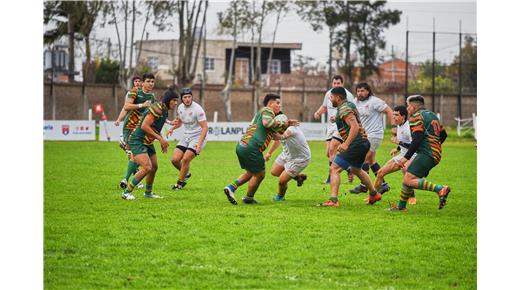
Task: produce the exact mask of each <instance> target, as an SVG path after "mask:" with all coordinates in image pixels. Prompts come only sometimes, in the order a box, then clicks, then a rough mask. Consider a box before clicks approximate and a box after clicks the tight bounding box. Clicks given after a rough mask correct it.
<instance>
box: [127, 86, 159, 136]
mask: <svg viewBox="0 0 520 290" xmlns="http://www.w3.org/2000/svg"><path fill="white" fill-rule="evenodd" d="M127 98H131V99H134V104H136V105H139V104H143V103H145V102H146V101H151V102H155V95H154V93H153V92H150V93H145V92H144V91H143V90H142V89H139V90H131V91H130V92H128V94H127ZM145 110H146V108H144V107H143V108H140V109H135V110H131V111H128V112H126V115H125V120H124V124H125V128H126V129H130V130H134V129H135V128H137V125H139V122H140V121H141V118H142V117H143V113H144V111H145Z"/></svg>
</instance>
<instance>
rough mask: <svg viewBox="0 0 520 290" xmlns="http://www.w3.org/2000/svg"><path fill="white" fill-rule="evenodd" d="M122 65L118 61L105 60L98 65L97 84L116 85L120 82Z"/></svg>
mask: <svg viewBox="0 0 520 290" xmlns="http://www.w3.org/2000/svg"><path fill="white" fill-rule="evenodd" d="M119 69H120V65H119V62H118V61H117V60H111V59H109V58H103V59H101V61H100V62H99V64H98V65H96V83H101V84H116V83H117V82H118V79H117V78H118V75H119Z"/></svg>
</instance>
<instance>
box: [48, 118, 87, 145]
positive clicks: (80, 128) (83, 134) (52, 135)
mask: <svg viewBox="0 0 520 290" xmlns="http://www.w3.org/2000/svg"><path fill="white" fill-rule="evenodd" d="M43 140H65V141H77V140H96V121H66V120H62V121H43Z"/></svg>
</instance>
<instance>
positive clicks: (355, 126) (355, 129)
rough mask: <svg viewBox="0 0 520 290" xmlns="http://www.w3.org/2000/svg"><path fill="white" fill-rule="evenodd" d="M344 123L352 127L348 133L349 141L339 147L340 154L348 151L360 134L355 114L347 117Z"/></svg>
mask: <svg viewBox="0 0 520 290" xmlns="http://www.w3.org/2000/svg"><path fill="white" fill-rule="evenodd" d="M343 121H344V122H345V123H347V124H348V125H349V126H350V131H349V132H348V136H347V140H345V142H343V144H341V145H339V147H338V151H340V152H343V151H346V150H347V149H348V146H350V143H352V141H353V140H354V138H356V136H357V134H358V133H359V125H358V123H357V120H356V118H355V117H354V115H353V114H349V115H348V116H345V117H344V118H343ZM340 148H341V149H340Z"/></svg>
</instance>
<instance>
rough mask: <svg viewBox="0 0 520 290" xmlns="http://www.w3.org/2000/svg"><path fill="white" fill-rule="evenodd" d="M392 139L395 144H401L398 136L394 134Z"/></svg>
mask: <svg viewBox="0 0 520 290" xmlns="http://www.w3.org/2000/svg"><path fill="white" fill-rule="evenodd" d="M390 141H392V143H394V144H399V140H397V137H396V136H392V138H390Z"/></svg>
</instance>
